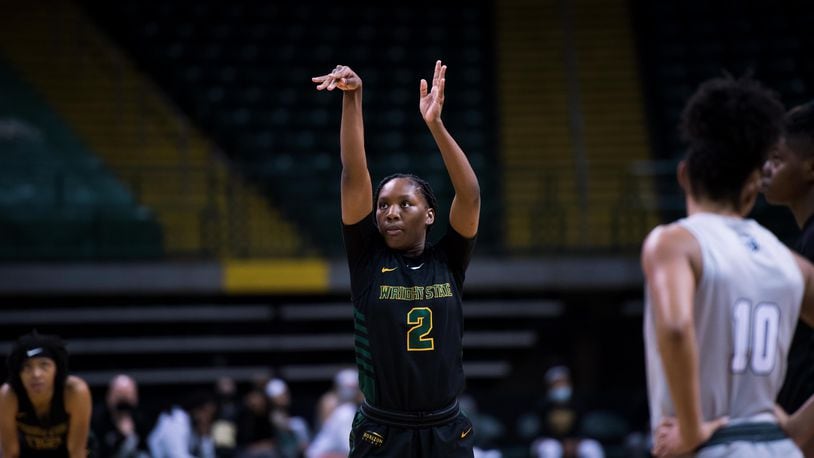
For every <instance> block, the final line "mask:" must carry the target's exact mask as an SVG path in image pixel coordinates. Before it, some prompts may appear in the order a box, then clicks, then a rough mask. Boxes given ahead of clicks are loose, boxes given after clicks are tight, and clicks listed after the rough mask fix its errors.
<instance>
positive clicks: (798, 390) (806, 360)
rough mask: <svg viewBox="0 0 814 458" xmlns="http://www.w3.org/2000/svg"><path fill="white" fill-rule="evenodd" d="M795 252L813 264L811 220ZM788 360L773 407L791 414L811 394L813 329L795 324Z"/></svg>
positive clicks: (813, 389)
mask: <svg viewBox="0 0 814 458" xmlns="http://www.w3.org/2000/svg"><path fill="white" fill-rule="evenodd" d="M795 251H797V252H798V253H800V255H802V256H803V257H804V258H806V259H808V260H809V261H811V262H814V216H812V217H810V218H809V219H808V221H806V223H805V224H804V225H803V232H802V234H801V235H800V239H799V240H798V241H797V245H796V246H795ZM788 359H789V361H788V369H787V370H786V380H785V383H783V388H781V389H780V394H778V395H777V403H778V404H780V406H781V407H783V409H785V410H786V411H787V412H789V413H792V412H794V411H795V410H797V409H799V408H800V407H801V406H802V405H803V404H804V403H805V402H806V400H808V398H809V396H811V395H812V394H814V329H812V328H811V326H809V325H808V324H806V323H805V322H804V321H802V320H800V321H798V322H797V329H796V330H795V331H794V338H793V339H792V341H791V348H789V356H788Z"/></svg>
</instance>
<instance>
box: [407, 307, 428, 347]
mask: <svg viewBox="0 0 814 458" xmlns="http://www.w3.org/2000/svg"><path fill="white" fill-rule="evenodd" d="M407 324H411V325H413V326H412V327H411V328H410V329H408V330H407V351H429V350H434V349H435V339H433V338H432V337H429V334H430V331H432V310H430V308H429V307H414V308H411V309H410V311H409V312H407Z"/></svg>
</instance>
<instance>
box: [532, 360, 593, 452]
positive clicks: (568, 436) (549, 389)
mask: <svg viewBox="0 0 814 458" xmlns="http://www.w3.org/2000/svg"><path fill="white" fill-rule="evenodd" d="M544 379H545V383H546V397H545V398H544V399H543V400H542V402H541V405H540V408H539V410H538V414H537V416H538V419H539V426H540V433H541V435H540V437H538V438H537V439H536V440H534V442H533V443H532V444H531V455H532V456H533V457H538V458H560V457H579V458H602V457H604V456H605V452H604V450H603V449H602V445H600V443H599V442H598V441H596V440H594V439H590V438H586V437H581V436H580V434H579V430H578V427H579V423H580V419H581V415H582V407H581V406H580V405H579V400H577V399H576V397H575V396H574V390H573V385H572V383H571V371H569V370H568V368H567V367H565V366H554V367H552V368H550V369H549V370H548V371H547V372H546V373H545V377H544Z"/></svg>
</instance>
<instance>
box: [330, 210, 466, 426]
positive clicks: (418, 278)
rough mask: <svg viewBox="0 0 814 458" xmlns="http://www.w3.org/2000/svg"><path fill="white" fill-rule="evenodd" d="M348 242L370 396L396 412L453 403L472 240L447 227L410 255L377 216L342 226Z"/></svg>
mask: <svg viewBox="0 0 814 458" xmlns="http://www.w3.org/2000/svg"><path fill="white" fill-rule="evenodd" d="M344 239H345V248H346V250H347V253H348V264H349V267H350V280H351V294H352V300H353V305H354V308H353V313H354V334H355V348H356V364H357V367H358V369H359V384H360V387H361V389H362V392H363V393H364V395H365V399H366V400H367V402H368V403H370V404H371V405H373V406H376V407H379V408H382V409H390V410H399V411H430V410H436V409H439V408H442V407H445V406H447V405H449V404H450V403H451V402H453V401H454V400H455V398H456V397H457V396H458V394H460V392H461V390H462V389H463V385H464V373H463V363H462V345H461V340H462V337H463V311H462V306H461V291H462V287H463V282H464V274H465V271H466V268H467V266H468V265H469V260H470V258H471V254H472V249H473V248H474V246H475V239H474V238H473V239H466V238H464V237H463V236H461V235H460V234H458V233H457V232H455V230H454V229H452V227H451V226H450V227H449V228H448V229H447V233H446V234H445V235H444V236H443V237H442V238H441V240H440V241H439V242H438V243H437V244H435V245H429V244H428V245H427V247H426V248H425V250H424V253H422V254H421V255H420V256H419V257H417V258H410V257H407V256H405V255H404V254H402V253H400V252H398V251H394V250H391V249H390V248H388V247H387V245H386V244H385V241H384V238H383V237H382V236H381V234H380V233H379V231H378V229H377V228H376V226H375V224H374V223H373V218H372V215H369V216H368V217H365V218H363V219H362V221H360V222H359V223H357V224H354V225H350V226H347V225H345V226H344Z"/></svg>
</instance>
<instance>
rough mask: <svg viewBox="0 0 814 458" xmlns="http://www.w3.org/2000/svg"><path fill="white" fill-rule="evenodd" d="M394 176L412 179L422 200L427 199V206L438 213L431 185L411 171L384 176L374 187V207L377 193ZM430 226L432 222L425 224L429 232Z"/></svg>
mask: <svg viewBox="0 0 814 458" xmlns="http://www.w3.org/2000/svg"><path fill="white" fill-rule="evenodd" d="M396 178H406V179H408V180H410V181H412V182H413V183H414V184H415V185H416V186H418V189H419V191H421V195H423V196H424V200H426V201H427V206H428V207H429V208H431V209H432V210H433V211H434V212H436V213H438V199H436V198H435V193H434V192H433V191H432V187H431V186H430V184H429V183H428V182H427V180H425V179H423V178H420V177H418V176H416V175H413V174H412V173H394V174H392V175H389V176H386V177H384V178H382V181H380V182H379V185H378V186H377V187H376V192H375V193H374V194H373V207H374V208H376V202H378V201H379V194H380V193H381V191H382V188H383V187H384V185H386V184H387V183H389V182H390V181H392V180H395V179H396ZM431 228H432V224H428V225H427V232H428V233H429V232H430V229H431Z"/></svg>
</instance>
